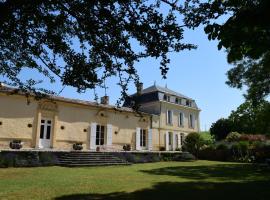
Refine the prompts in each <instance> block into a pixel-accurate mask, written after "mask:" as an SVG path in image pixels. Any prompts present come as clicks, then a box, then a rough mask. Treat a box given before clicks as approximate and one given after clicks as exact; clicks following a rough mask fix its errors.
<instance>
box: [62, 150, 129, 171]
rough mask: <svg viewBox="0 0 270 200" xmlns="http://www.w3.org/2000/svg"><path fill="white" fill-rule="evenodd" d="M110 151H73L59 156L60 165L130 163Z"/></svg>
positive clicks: (78, 165) (79, 165)
mask: <svg viewBox="0 0 270 200" xmlns="http://www.w3.org/2000/svg"><path fill="white" fill-rule="evenodd" d="M130 164H131V163H129V162H127V161H125V160H122V159H120V158H118V157H116V156H114V155H113V154H112V153H110V152H83V151H71V152H65V153H63V154H61V155H59V156H58V165H60V166H65V167H83V166H106V165H130Z"/></svg>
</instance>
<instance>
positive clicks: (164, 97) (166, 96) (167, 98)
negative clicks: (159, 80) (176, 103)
mask: <svg viewBox="0 0 270 200" xmlns="http://www.w3.org/2000/svg"><path fill="white" fill-rule="evenodd" d="M163 100H164V101H168V102H170V100H171V98H170V96H168V95H166V94H164V96H163Z"/></svg>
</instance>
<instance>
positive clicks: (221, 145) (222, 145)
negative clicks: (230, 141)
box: [216, 143, 229, 150]
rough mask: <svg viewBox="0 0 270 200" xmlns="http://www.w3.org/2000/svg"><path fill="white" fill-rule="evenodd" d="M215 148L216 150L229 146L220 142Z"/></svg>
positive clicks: (226, 148) (225, 148)
mask: <svg viewBox="0 0 270 200" xmlns="http://www.w3.org/2000/svg"><path fill="white" fill-rule="evenodd" d="M216 149H217V150H228V149H229V147H228V146H227V145H226V144H223V143H221V144H219V145H217V147H216Z"/></svg>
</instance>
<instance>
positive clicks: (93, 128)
mask: <svg viewBox="0 0 270 200" xmlns="http://www.w3.org/2000/svg"><path fill="white" fill-rule="evenodd" d="M96 130H97V123H95V122H92V123H91V125H90V149H91V150H96Z"/></svg>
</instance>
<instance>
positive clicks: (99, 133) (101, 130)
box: [96, 124, 105, 145]
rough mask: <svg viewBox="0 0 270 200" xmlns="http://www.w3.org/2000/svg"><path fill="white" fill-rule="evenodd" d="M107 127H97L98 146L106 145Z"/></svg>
mask: <svg viewBox="0 0 270 200" xmlns="http://www.w3.org/2000/svg"><path fill="white" fill-rule="evenodd" d="M104 138H105V126H103V125H99V124H98V125H97V127H96V145H104Z"/></svg>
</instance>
